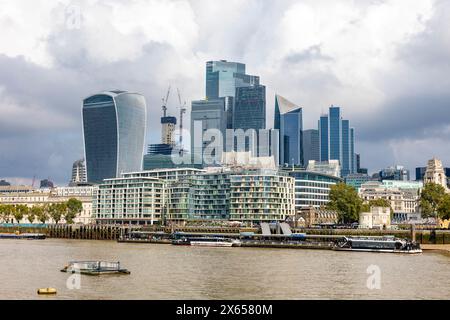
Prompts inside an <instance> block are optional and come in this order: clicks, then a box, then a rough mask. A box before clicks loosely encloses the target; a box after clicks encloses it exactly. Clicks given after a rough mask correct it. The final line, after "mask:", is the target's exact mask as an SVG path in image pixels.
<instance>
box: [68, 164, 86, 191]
mask: <svg viewBox="0 0 450 320" xmlns="http://www.w3.org/2000/svg"><path fill="white" fill-rule="evenodd" d="M86 182H87V178H86V166H85V163H84V159H81V160H77V161H75V162H74V163H73V166H72V178H71V179H70V183H69V186H77V185H80V184H85V183H86Z"/></svg>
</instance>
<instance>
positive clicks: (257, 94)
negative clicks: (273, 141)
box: [233, 85, 266, 130]
mask: <svg viewBox="0 0 450 320" xmlns="http://www.w3.org/2000/svg"><path fill="white" fill-rule="evenodd" d="M265 128H266V87H265V86H262V85H256V86H251V87H240V88H237V89H236V100H235V105H234V111H233V129H244V130H247V129H255V130H259V129H265Z"/></svg>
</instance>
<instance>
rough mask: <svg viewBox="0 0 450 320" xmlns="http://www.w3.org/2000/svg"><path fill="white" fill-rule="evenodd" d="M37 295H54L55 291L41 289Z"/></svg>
mask: <svg viewBox="0 0 450 320" xmlns="http://www.w3.org/2000/svg"><path fill="white" fill-rule="evenodd" d="M37 293H38V294H56V289H55V288H42V289H38V291H37Z"/></svg>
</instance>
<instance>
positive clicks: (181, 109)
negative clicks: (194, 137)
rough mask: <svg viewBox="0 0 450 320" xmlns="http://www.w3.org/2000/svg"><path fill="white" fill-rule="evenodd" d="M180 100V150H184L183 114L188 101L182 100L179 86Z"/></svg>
mask: <svg viewBox="0 0 450 320" xmlns="http://www.w3.org/2000/svg"><path fill="white" fill-rule="evenodd" d="M177 93H178V101H179V102H180V151H181V152H183V115H184V114H185V113H186V111H187V108H186V101H185V102H184V103H183V102H181V94H180V90H179V89H178V88H177Z"/></svg>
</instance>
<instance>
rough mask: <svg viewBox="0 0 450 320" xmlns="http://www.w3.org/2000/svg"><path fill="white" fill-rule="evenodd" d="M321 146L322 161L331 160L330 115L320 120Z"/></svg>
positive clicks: (323, 116)
mask: <svg viewBox="0 0 450 320" xmlns="http://www.w3.org/2000/svg"><path fill="white" fill-rule="evenodd" d="M319 145H320V161H328V159H329V151H328V150H329V144H328V115H322V116H321V117H320V120H319Z"/></svg>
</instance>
